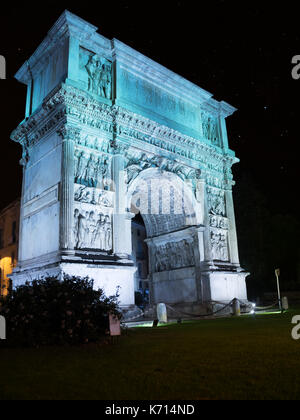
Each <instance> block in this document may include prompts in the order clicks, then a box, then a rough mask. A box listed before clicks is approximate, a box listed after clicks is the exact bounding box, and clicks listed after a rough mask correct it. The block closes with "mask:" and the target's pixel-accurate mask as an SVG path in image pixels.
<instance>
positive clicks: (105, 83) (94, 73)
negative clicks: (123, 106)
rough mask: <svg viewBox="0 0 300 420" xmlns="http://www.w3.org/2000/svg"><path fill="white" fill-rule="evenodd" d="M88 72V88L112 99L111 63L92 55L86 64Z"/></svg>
mask: <svg viewBox="0 0 300 420" xmlns="http://www.w3.org/2000/svg"><path fill="white" fill-rule="evenodd" d="M85 68H86V71H87V74H88V90H89V91H90V92H92V93H95V94H97V95H99V96H102V97H103V98H106V99H111V85H112V77H111V71H112V69H111V64H108V61H107V60H105V59H103V60H102V59H101V58H99V57H95V56H92V55H91V56H90V57H89V60H88V62H87V64H86V66H85Z"/></svg>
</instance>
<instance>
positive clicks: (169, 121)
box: [11, 11, 247, 307]
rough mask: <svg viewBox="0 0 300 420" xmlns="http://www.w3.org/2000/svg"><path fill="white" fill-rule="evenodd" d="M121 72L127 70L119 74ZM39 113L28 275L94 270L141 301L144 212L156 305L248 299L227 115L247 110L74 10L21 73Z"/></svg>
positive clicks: (33, 136)
mask: <svg viewBox="0 0 300 420" xmlns="http://www.w3.org/2000/svg"><path fill="white" fill-rule="evenodd" d="M113 69H114V71H113ZM16 77H17V79H18V80H19V81H20V82H23V83H25V84H26V85H27V86H28V95H27V106H26V119H25V120H24V121H23V122H22V123H21V124H20V125H19V126H18V127H17V129H16V130H15V131H14V132H13V133H12V136H11V138H12V140H14V141H16V142H18V143H20V145H21V146H22V150H23V153H22V159H21V164H22V165H23V166H24V180H23V194H22V203H21V226H22V229H21V238H20V252H19V256H20V258H19V264H18V267H17V269H16V270H15V271H14V275H13V280H14V284H20V283H22V282H23V281H25V280H31V279H32V278H34V277H37V276H41V275H46V274H50V273H51V274H54V273H55V274H56V275H60V276H61V275H62V274H63V273H67V274H74V275H81V276H87V275H88V276H90V277H92V278H94V279H95V286H99V287H103V288H104V289H105V291H106V293H108V294H113V293H115V290H116V288H117V286H120V287H121V291H120V300H121V304H122V305H123V306H127V307H130V306H132V305H133V304H134V290H135V287H134V278H135V276H134V271H135V269H136V268H135V267H134V263H133V259H132V258H131V256H132V237H131V220H132V218H133V217H134V215H135V214H137V213H138V212H140V213H141V215H142V217H143V219H144V222H145V227H146V231H147V245H148V248H149V283H150V297H151V303H152V304H155V303H159V302H161V301H164V302H166V303H172V304H179V303H187V304H194V305H195V304H201V303H203V302H205V301H209V300H213V299H218V300H224V301H227V300H228V301H230V300H231V299H232V298H234V297H237V298H240V299H243V300H246V299H247V294H246V285H245V277H246V275H247V273H245V272H243V270H242V269H241V268H240V264H239V257H238V246H237V236H236V227H235V217H234V208H233V200H232V186H233V185H234V181H233V177H232V171H231V167H232V165H233V164H235V163H237V162H238V159H237V158H236V157H235V154H234V152H233V151H231V150H230V149H229V147H228V137H227V130H226V118H227V117H228V116H230V115H231V114H232V113H233V112H234V111H235V109H234V108H233V107H232V106H230V105H228V104H226V103H225V102H218V101H216V100H214V99H213V97H212V95H211V94H210V93H208V92H206V91H204V90H203V89H201V88H199V87H198V86H195V85H194V84H192V83H190V82H189V81H187V80H185V79H183V78H182V77H180V76H178V75H176V74H174V73H172V72H170V71H169V70H167V69H165V68H164V67H162V66H160V65H159V64H157V63H155V62H153V61H152V60H150V59H148V58H146V57H144V56H143V55H141V54H140V53H138V52H136V51H134V50H132V49H131V48H129V47H128V46H126V45H124V44H122V43H121V42H120V41H117V40H112V41H110V40H108V39H106V38H104V37H103V36H101V35H100V34H98V33H97V28H95V27H94V26H92V25H90V24H89V23H87V22H85V21H83V20H82V19H80V18H78V17H77V16H75V15H73V14H71V13H69V12H67V11H66V12H64V13H63V15H62V16H61V17H60V18H59V20H58V21H57V22H56V24H55V25H54V27H53V28H52V29H51V30H50V32H49V34H48V36H47V37H46V38H45V40H44V41H43V42H42V44H41V45H40V47H39V48H38V49H37V51H36V52H35V53H34V54H33V55H32V57H30V58H29V60H28V61H27V62H26V63H25V64H24V65H23V67H22V68H21V69H20V70H19V72H18V73H17V75H16Z"/></svg>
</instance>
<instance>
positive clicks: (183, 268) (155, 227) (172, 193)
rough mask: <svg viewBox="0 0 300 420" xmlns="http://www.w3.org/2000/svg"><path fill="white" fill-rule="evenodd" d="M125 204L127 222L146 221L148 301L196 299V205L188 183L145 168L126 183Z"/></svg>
mask: <svg viewBox="0 0 300 420" xmlns="http://www.w3.org/2000/svg"><path fill="white" fill-rule="evenodd" d="M128 209H129V210H130V212H131V213H133V214H135V215H136V216H135V218H134V219H133V222H132V226H134V224H139V225H140V226H145V228H144V229H145V230H144V235H145V238H144V241H145V243H146V244H147V246H148V261H149V264H148V266H149V277H148V279H149V288H150V301H151V303H160V302H165V303H169V304H176V303H182V302H185V303H195V302H199V300H201V296H200V295H199V287H198V283H199V281H200V278H199V275H198V270H197V269H196V266H197V265H199V264H200V257H199V243H198V238H197V234H196V229H197V219H198V218H199V206H197V203H196V200H195V198H194V196H193V192H192V191H191V189H190V187H189V186H188V185H186V184H185V183H184V182H183V181H182V179H180V178H179V177H178V176H177V175H175V174H172V173H168V172H162V171H160V170H158V169H148V170H145V171H143V172H141V173H140V175H139V176H138V177H137V178H136V179H135V180H134V181H133V182H132V183H131V184H130V186H129V189H128ZM133 240H135V241H136V238H134V237H133ZM135 247H136V243H134V242H133V257H134V258H136V250H135ZM136 266H137V269H138V264H136Z"/></svg>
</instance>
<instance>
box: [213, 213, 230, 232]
mask: <svg viewBox="0 0 300 420" xmlns="http://www.w3.org/2000/svg"><path fill="white" fill-rule="evenodd" d="M209 225H210V227H212V228H218V229H224V230H228V229H229V223H228V219H226V218H225V217H222V216H221V217H220V216H215V215H213V214H210V215H209Z"/></svg>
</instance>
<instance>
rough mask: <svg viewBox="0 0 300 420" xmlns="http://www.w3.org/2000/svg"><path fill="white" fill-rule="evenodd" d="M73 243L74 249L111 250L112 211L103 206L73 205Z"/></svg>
mask: <svg viewBox="0 0 300 420" xmlns="http://www.w3.org/2000/svg"><path fill="white" fill-rule="evenodd" d="M74 209H75V210H74V222H73V243H74V247H75V249H94V250H97V251H106V252H109V251H111V250H112V211H111V210H109V209H107V208H106V207H103V206H95V205H91V204H87V203H78V202H77V203H75V205H74Z"/></svg>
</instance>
